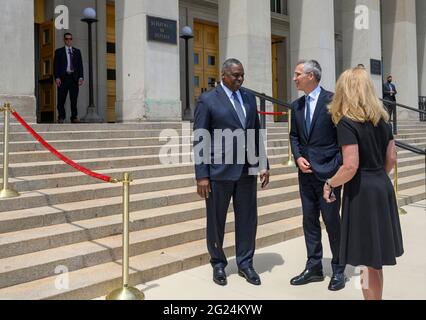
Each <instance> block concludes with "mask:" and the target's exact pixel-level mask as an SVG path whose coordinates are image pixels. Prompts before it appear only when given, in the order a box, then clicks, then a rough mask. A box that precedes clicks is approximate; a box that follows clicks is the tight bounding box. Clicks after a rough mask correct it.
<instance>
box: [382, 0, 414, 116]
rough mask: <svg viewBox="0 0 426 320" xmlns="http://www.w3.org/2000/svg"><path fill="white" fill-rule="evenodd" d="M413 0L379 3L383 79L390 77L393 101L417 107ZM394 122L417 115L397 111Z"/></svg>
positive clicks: (387, 0) (389, 0)
mask: <svg viewBox="0 0 426 320" xmlns="http://www.w3.org/2000/svg"><path fill="white" fill-rule="evenodd" d="M415 4H416V2H415V0H386V1H382V19H383V20H382V21H383V22H382V23H383V31H382V32H383V33H382V37H383V62H384V78H386V77H387V75H388V74H392V76H393V82H394V83H395V85H396V89H397V91H398V94H397V96H396V101H397V102H399V103H402V104H405V105H408V106H410V107H414V108H417V106H418V95H419V94H418V92H419V88H418V82H417V81H418V70H417V34H416V5H415ZM398 119H400V120H401V119H418V114H416V113H413V112H410V111H404V110H403V109H399V111H398Z"/></svg>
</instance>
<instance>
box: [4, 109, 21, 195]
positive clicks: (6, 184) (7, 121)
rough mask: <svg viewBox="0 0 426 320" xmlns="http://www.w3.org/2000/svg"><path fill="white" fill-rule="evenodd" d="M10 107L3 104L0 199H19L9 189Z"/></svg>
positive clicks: (14, 192)
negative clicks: (1, 184)
mask: <svg viewBox="0 0 426 320" xmlns="http://www.w3.org/2000/svg"><path fill="white" fill-rule="evenodd" d="M11 110H12V109H11V107H10V104H9V103H7V104H6V103H5V104H4V108H2V110H1V111H2V112H4V128H3V129H4V130H3V189H2V190H1V191H0V199H8V198H15V197H19V193H18V192H17V191H15V190H14V189H12V188H10V187H9V124H10V112H11Z"/></svg>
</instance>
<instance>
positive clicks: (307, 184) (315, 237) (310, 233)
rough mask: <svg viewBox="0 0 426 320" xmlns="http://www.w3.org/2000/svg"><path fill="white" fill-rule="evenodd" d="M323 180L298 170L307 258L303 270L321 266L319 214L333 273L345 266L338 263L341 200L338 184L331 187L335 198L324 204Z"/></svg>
mask: <svg viewBox="0 0 426 320" xmlns="http://www.w3.org/2000/svg"><path fill="white" fill-rule="evenodd" d="M323 188H324V181H321V180H319V179H318V178H317V177H316V176H315V175H314V174H305V173H302V172H300V171H299V189H300V197H301V199H302V210H303V231H304V234H305V243H306V250H307V254H308V261H307V262H306V269H311V268H322V257H323V250H322V243H321V225H320V213H321V215H322V220H323V221H324V224H325V227H326V230H327V234H328V240H329V243H330V248H331V252H332V255H333V257H332V261H331V266H332V269H333V273H342V272H344V270H345V266H344V265H343V266H342V265H339V250H340V215H339V210H340V201H341V197H340V194H341V189H342V188H341V187H339V188H335V189H334V194H335V195H336V201H334V202H332V203H327V202H326V201H325V200H324V198H323Z"/></svg>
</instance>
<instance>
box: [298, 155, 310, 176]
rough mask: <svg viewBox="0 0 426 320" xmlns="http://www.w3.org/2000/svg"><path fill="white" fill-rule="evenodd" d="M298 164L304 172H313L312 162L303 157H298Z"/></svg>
mask: <svg viewBox="0 0 426 320" xmlns="http://www.w3.org/2000/svg"><path fill="white" fill-rule="evenodd" d="M297 165H298V166H299V168H300V170H302V172H303V173H312V170H311V164H310V163H309V162H308V160H306V159H305V158H303V157H300V158H298V159H297Z"/></svg>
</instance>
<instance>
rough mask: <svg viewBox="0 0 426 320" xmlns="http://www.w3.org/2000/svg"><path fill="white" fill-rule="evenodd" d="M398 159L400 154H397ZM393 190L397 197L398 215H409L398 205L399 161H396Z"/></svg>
mask: <svg viewBox="0 0 426 320" xmlns="http://www.w3.org/2000/svg"><path fill="white" fill-rule="evenodd" d="M397 158H398V153H397ZM393 188H394V190H395V196H396V204H397V206H398V213H399V214H407V211H405V210H404V209H403V208H401V207H400V206H399V204H398V159H397V160H396V161H395V167H394V170H393Z"/></svg>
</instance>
